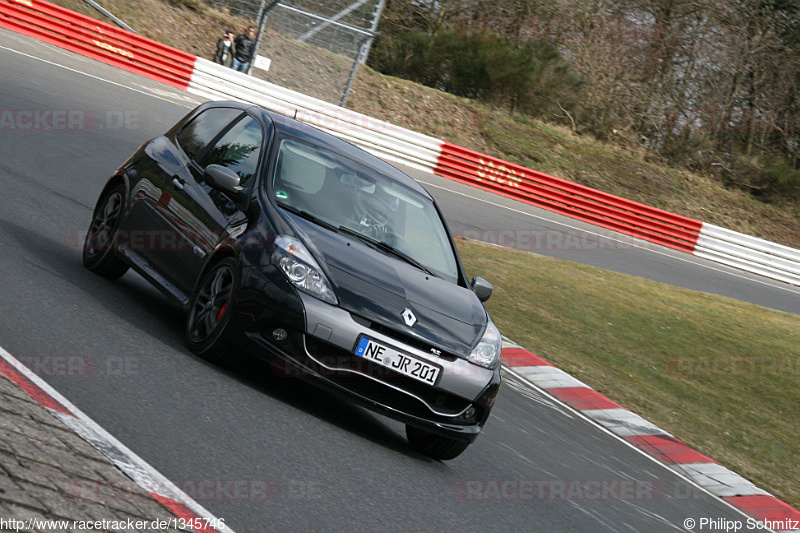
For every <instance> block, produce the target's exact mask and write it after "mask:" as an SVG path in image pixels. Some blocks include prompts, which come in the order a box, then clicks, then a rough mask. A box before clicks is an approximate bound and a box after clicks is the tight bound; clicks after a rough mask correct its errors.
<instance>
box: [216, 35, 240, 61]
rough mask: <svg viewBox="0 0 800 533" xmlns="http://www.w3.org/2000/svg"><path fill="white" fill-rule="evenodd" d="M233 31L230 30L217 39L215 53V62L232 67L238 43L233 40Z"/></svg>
mask: <svg viewBox="0 0 800 533" xmlns="http://www.w3.org/2000/svg"><path fill="white" fill-rule="evenodd" d="M233 39H234V37H233V31H232V30H228V31H226V32H225V34H224V35H223V36H222V38H221V39H220V40H219V41H217V53H216V54H215V55H214V62H215V63H219V64H220V65H225V66H226V67H230V66H231V65H233V56H234V54H236V44H235V43H234V42H233Z"/></svg>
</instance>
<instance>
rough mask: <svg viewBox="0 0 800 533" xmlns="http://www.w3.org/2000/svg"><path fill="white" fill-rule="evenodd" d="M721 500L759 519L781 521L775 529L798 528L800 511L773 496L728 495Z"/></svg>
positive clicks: (799, 526)
mask: <svg viewBox="0 0 800 533" xmlns="http://www.w3.org/2000/svg"><path fill="white" fill-rule="evenodd" d="M723 500H725V501H726V502H728V503H730V504H731V505H733V506H735V507H738V508H739V509H741V510H742V511H744V512H745V513H747V514H749V515H750V516H752V517H754V518H757V519H759V520H769V521H770V522H782V523H783V524H784V525H783V527H781V526H777V527H775V528H774V529H776V530H779V531H780V530H783V529H786V530H789V529H800V511H798V510H797V509H795V508H794V507H792V506H791V505H789V504H788V503H786V502H782V501H781V500H779V499H778V498H776V497H775V496H769V495H766V494H756V495H753V496H729V497H727V498H723Z"/></svg>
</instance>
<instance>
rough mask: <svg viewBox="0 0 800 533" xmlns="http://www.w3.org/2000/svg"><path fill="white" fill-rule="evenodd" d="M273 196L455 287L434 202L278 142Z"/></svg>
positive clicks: (317, 151) (314, 150) (339, 160)
mask: <svg viewBox="0 0 800 533" xmlns="http://www.w3.org/2000/svg"><path fill="white" fill-rule="evenodd" d="M274 168H275V171H274V175H273V177H272V194H273V195H274V196H275V199H276V201H277V203H278V205H280V206H281V207H284V208H286V209H288V210H291V211H294V212H295V213H298V214H300V215H301V216H304V217H305V218H307V219H309V220H312V221H314V222H316V223H318V224H320V225H323V226H325V227H327V228H329V229H333V230H334V231H339V232H340V233H347V234H350V235H353V236H355V237H356V238H360V239H361V240H363V241H365V242H367V243H368V244H370V245H372V246H373V247H375V248H377V249H378V250H381V251H382V252H384V253H387V254H391V255H394V256H396V257H397V258H398V259H400V260H405V261H406V262H409V263H411V264H414V265H416V266H417V267H418V268H420V269H422V270H425V271H428V272H431V273H433V274H435V275H437V276H439V277H442V278H445V279H449V280H451V281H453V282H456V281H457V280H458V268H457V266H456V259H455V256H454V251H453V249H452V247H451V246H450V240H449V238H448V235H447V231H446V230H445V227H444V224H443V223H442V220H441V217H440V216H439V213H438V211H437V210H436V207H435V206H434V204H433V202H432V201H431V200H430V199H429V198H428V197H426V196H424V195H422V194H420V193H419V192H417V191H415V190H413V189H411V188H409V187H407V186H405V185H402V184H400V183H398V182H397V181H395V180H394V179H391V178H389V177H388V176H386V175H384V174H381V173H380V172H378V171H377V170H374V169H371V168H368V167H365V166H364V165H362V164H360V163H357V162H355V161H352V160H350V159H348V158H346V157H344V156H342V155H341V154H338V153H334V152H330V151H327V150H325V149H323V148H320V147H317V146H312V145H309V144H307V143H304V142H301V141H298V140H296V139H289V138H284V139H281V140H280V144H279V148H278V155H277V160H276V163H275V166H274Z"/></svg>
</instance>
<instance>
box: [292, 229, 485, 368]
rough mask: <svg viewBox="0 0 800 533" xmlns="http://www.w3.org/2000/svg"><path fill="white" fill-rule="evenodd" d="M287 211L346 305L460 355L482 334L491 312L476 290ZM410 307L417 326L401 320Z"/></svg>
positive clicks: (433, 345) (371, 318)
mask: <svg viewBox="0 0 800 533" xmlns="http://www.w3.org/2000/svg"><path fill="white" fill-rule="evenodd" d="M289 216H290V217H291V219H292V222H293V224H292V225H293V226H294V227H295V229H296V230H297V232H298V235H299V236H300V237H301V238H302V239H303V240H304V241H305V242H306V245H307V246H308V248H309V250H310V251H311V253H312V254H314V255H315V256H316V258H317V260H319V261H320V263H321V264H323V265H324V266H323V268H324V269H325V270H326V271H327V274H328V276H329V278H330V282H331V284H332V285H333V288H334V290H335V291H336V295H337V296H338V297H339V302H340V306H341V307H342V308H343V309H345V310H347V311H349V312H351V313H353V314H354V315H357V316H360V317H363V318H366V319H368V320H370V321H371V322H375V323H378V324H380V325H382V326H384V327H385V328H389V329H392V330H394V331H396V332H400V333H402V334H405V335H408V336H411V337H414V338H416V339H418V340H420V341H422V342H424V343H427V344H429V345H430V346H431V347H435V348H438V349H440V350H442V351H445V352H448V353H451V354H453V355H456V356H460V357H466V355H467V354H468V353H469V352H470V351H471V349H472V348H473V347H474V346H475V344H477V342H478V340H479V339H480V337H481V335H483V331H484V329H485V328H486V323H487V314H486V310H485V309H484V308H483V305H482V304H481V303H480V300H478V297H477V296H476V295H475V293H474V292H473V291H472V290H470V289H467V288H464V287H461V286H459V285H456V284H455V283H452V282H450V281H447V280H444V279H441V278H439V277H436V276H433V275H431V274H426V273H425V272H422V271H421V270H419V269H417V268H416V267H414V266H412V265H410V264H408V263H406V262H405V261H403V260H401V259H398V258H395V257H393V256H390V255H387V254H385V253H383V252H380V251H378V250H375V249H374V248H372V247H370V246H369V245H367V244H364V243H363V242H361V241H360V240H358V239H357V238H355V237H350V236H348V235H345V234H340V233H336V232H334V231H331V230H328V229H325V228H322V227H320V226H318V225H316V224H314V223H312V222H309V221H307V220H305V219H303V218H301V217H298V216H296V215H293V214H289ZM406 309H410V310H411V312H412V313H413V314H414V315H415V317H416V319H417V321H416V322H415V323H414V324H413V326H408V325H407V324H406V323H405V322H404V320H403V317H402V314H403V312H404V311H405V310H406Z"/></svg>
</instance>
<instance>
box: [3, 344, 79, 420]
mask: <svg viewBox="0 0 800 533" xmlns="http://www.w3.org/2000/svg"><path fill="white" fill-rule="evenodd" d="M0 372H2V373H3V375H4V376H6V377H7V378H8V379H10V380H11V381H13V382H14V383H15V384H16V385H17V386H18V387H20V388H21V389H22V390H24V391H25V392H27V393H28V396H30V397H31V398H33V399H34V400H36V401H37V402H39V403H40V404H41V405H43V406H44V407H47V408H49V409H52V410H53V411H58V412H59V413H63V414H65V415H71V416H75V415H73V414H72V413H71V412H70V411H69V409H67V408H66V407H64V406H63V405H61V403H60V402H58V401H57V400H56V399H55V398H53V397H52V396H50V395H49V394H47V393H46V392H45V391H43V390H42V389H41V388H40V387H39V386H38V385H36V384H35V383H34V382H33V381H31V380H30V379H28V378H27V377H25V375H24V374H22V372H20V371H19V370H17V369H16V368H14V367H13V366H11V365H10V364H9V363H8V362H7V361H6V360H5V359H2V358H0Z"/></svg>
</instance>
